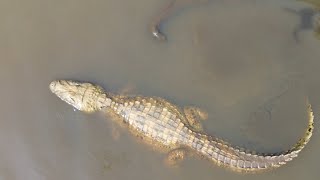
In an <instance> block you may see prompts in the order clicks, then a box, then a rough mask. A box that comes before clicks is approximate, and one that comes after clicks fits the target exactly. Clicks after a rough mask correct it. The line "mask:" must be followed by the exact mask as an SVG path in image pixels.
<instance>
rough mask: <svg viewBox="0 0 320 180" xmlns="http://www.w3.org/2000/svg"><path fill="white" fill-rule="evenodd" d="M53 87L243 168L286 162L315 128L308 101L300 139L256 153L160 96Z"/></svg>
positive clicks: (76, 101)
mask: <svg viewBox="0 0 320 180" xmlns="http://www.w3.org/2000/svg"><path fill="white" fill-rule="evenodd" d="M50 89H51V91H52V92H53V93H54V94H56V95H57V96H58V97H59V98H60V99H62V100H63V101H65V102H67V103H69V104H70V105H72V106H73V107H75V108H76V109H78V110H80V111H84V112H87V113H91V112H95V111H101V110H103V111H106V110H107V109H109V110H112V111H113V112H114V113H116V114H117V115H118V116H119V117H120V119H122V121H123V122H125V123H126V124H128V127H129V128H130V129H133V130H134V131H135V132H137V133H138V134H140V135H141V136H143V137H145V138H146V139H150V140H152V142H154V143H158V144H161V145H163V146H165V147H168V148H169V149H177V148H182V147H187V148H189V149H191V150H193V151H194V152H196V153H198V154H200V155H202V156H204V157H206V158H207V159H210V160H212V161H214V162H216V163H218V164H219V165H223V166H225V167H229V168H231V169H232V170H235V171H241V172H255V171H261V170H265V169H271V168H275V167H279V166H281V165H283V164H286V162H288V161H291V160H292V159H293V158H294V157H296V156H297V155H298V153H299V152H300V151H301V150H302V149H303V148H304V147H305V145H306V144H307V143H308V142H309V140H310V137H311V135H312V132H313V112H312V109H311V106H310V105H309V106H308V115H309V124H308V128H307V130H306V132H305V134H304V136H303V138H301V139H300V140H299V141H298V143H296V144H295V145H294V146H293V147H292V148H291V149H290V150H288V151H286V152H280V153H277V155H273V154H269V155H262V154H261V155H254V154H251V153H247V152H244V151H241V150H240V149H238V148H235V147H233V146H231V145H229V144H228V143H226V142H224V141H222V140H220V139H218V138H216V137H213V136H209V135H207V134H205V133H203V132H199V131H195V130H193V128H192V127H191V126H190V124H189V123H188V120H187V118H186V116H185V114H184V113H183V112H181V111H180V110H179V109H178V108H177V107H176V106H174V105H173V104H171V103H169V102H168V101H166V100H163V99H160V98H148V97H125V96H116V95H112V94H110V93H106V92H104V90H103V89H102V88H101V87H100V86H97V85H94V84H91V83H81V82H76V81H68V80H57V81H53V82H51V84H50ZM172 154H177V155H178V156H180V157H181V158H182V157H183V155H184V154H181V153H179V152H178V151H177V152H174V153H172ZM178 158H179V157H178ZM172 159H174V158H172Z"/></svg>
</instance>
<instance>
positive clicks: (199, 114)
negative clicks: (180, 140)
mask: <svg viewBox="0 0 320 180" xmlns="http://www.w3.org/2000/svg"><path fill="white" fill-rule="evenodd" d="M184 114H185V115H186V118H187V120H188V123H189V125H190V126H191V128H192V129H193V130H195V131H203V127H202V125H201V123H200V120H206V119H207V118H208V113H207V112H205V111H203V110H201V109H200V108H197V107H192V106H187V107H184Z"/></svg>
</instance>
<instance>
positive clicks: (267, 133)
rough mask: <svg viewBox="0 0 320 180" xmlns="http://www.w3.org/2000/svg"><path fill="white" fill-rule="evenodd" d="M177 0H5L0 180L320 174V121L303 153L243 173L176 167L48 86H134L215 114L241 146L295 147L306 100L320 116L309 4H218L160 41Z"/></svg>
mask: <svg viewBox="0 0 320 180" xmlns="http://www.w3.org/2000/svg"><path fill="white" fill-rule="evenodd" d="M168 2H169V0H168V1H159V0H153V1H150V0H148V1H147V0H135V1H126V2H125V3H124V2H122V1H116V0H93V1H90V2H88V1H85V0H77V1H75V0H69V1H52V0H49V1H37V0H31V1H28V2H27V1H20V0H14V1H12V0H10V1H9V0H3V1H1V2H0V7H5V8H2V10H1V11H0V22H1V24H0V58H1V62H2V63H1V66H0V80H1V83H2V85H1V91H0V92H1V94H0V98H1V100H2V103H1V108H0V114H1V118H0V122H1V126H0V128H1V129H0V144H1V148H0V179H27V180H28V179H30V180H31V179H32V180H36V179H129V178H130V179H184V180H188V179H199V178H201V179H212V178H220V179H221V178H223V179H237V180H241V179H243V180H250V179H257V178H258V179H261V180H264V179H271V178H272V179H274V180H277V179H279V180H280V179H281V180H285V179H291V180H294V179H302V178H303V179H310V180H313V179H316V178H315V177H317V176H318V175H319V173H318V167H317V164H318V162H319V161H320V159H319V158H320V157H319V156H318V154H317V153H318V152H319V150H320V141H319V133H318V131H317V127H319V125H318V123H319V121H318V118H316V132H315V134H314V136H313V138H312V139H311V141H310V143H309V144H308V145H307V147H306V148H305V149H304V151H303V152H301V154H300V157H298V158H296V159H295V160H294V161H292V162H290V163H289V164H287V165H286V166H284V167H283V168H280V169H278V170H275V171H271V172H266V173H264V174H258V175H245V176H242V175H239V174H235V173H232V172H229V171H225V170H224V169H223V168H219V167H217V166H215V165H212V163H210V162H208V161H203V160H198V159H196V158H188V159H187V160H185V161H183V162H182V163H181V166H180V167H178V168H174V169H171V168H168V167H166V166H164V164H163V159H164V156H165V155H164V154H161V153H157V152H154V151H152V150H150V149H149V148H147V147H146V146H144V145H142V144H139V143H136V141H135V139H134V137H132V136H130V134H128V133H126V132H122V133H121V134H120V136H119V138H118V140H114V138H112V131H113V130H112V128H113V125H112V123H111V122H109V121H108V120H110V119H108V117H107V118H105V117H100V116H95V115H86V114H82V113H80V112H78V111H73V109H72V108H71V107H69V106H68V105H66V104H65V103H63V102H61V101H59V100H58V99H57V98H56V97H55V96H53V95H52V94H51V93H50V91H49V89H48V84H49V83H50V82H51V81H52V80H54V79H74V80H82V81H91V82H94V83H97V84H101V85H102V86H103V87H104V88H106V89H107V90H110V91H112V92H117V91H120V90H121V89H123V87H126V86H127V85H128V84H132V85H134V86H135V87H134V88H133V90H132V92H130V93H132V94H142V95H145V96H160V97H163V98H166V99H169V100H170V101H172V102H174V103H176V104H178V105H179V106H183V105H196V106H198V107H200V108H202V109H205V110H206V111H207V112H208V113H209V119H208V120H207V121H205V122H203V125H204V128H205V130H206V131H207V132H209V133H212V134H215V135H217V136H219V137H221V138H224V139H228V140H229V141H230V142H231V143H233V144H235V145H241V146H244V147H248V148H250V149H256V150H261V151H266V152H269V151H278V150H282V149H287V148H289V147H290V146H291V145H292V144H293V143H295V142H296V141H297V139H298V138H299V137H300V136H301V134H302V132H303V130H304V127H305V126H306V123H307V121H306V115H305V109H304V108H305V106H304V103H303V100H302V99H303V98H302V97H303V96H304V95H308V96H309V98H310V101H311V104H312V105H313V107H314V109H315V115H316V117H317V116H319V114H320V113H319V109H320V103H319V101H318V99H319V98H318V97H319V90H320V84H319V79H318V77H320V76H319V75H320V74H319V70H318V69H319V68H318V67H319V66H320V64H319V57H320V51H319V48H318V47H319V43H320V42H319V40H317V39H315V38H314V36H313V33H312V32H311V29H310V30H308V28H309V27H311V26H309V25H310V22H309V21H308V20H309V19H308V18H309V15H310V16H312V15H313V14H312V13H313V12H312V11H309V10H307V9H308V8H310V6H307V5H306V4H303V3H299V2H295V1H289V0H286V1H282V2H281V3H280V2H278V1H268V2H266V1H254V2H253V1H251V0H242V1H212V2H211V3H209V4H208V5H205V6H197V7H195V8H193V7H191V8H190V9H188V11H185V12H184V13H181V15H179V16H176V17H175V18H173V19H170V21H168V22H167V23H166V25H167V26H166V27H165V29H164V31H165V33H166V34H167V35H169V36H170V38H168V39H169V40H168V41H167V42H166V43H159V42H158V41H155V40H154V39H152V37H150V29H149V27H148V25H149V24H148V23H149V22H150V21H151V20H152V19H153V18H154V15H155V14H156V13H157V12H159V9H161V7H164V6H165V5H166V4H167V3H168ZM142 7H143V8H142ZM285 9H287V10H288V9H290V10H293V11H291V12H293V13H289V12H288V11H287V10H285ZM301 12H303V13H302V14H301ZM308 13H309V14H308ZM304 18H306V19H307V20H306V19H304ZM310 18H311V17H310ZM301 20H304V22H301ZM302 25H303V26H302ZM297 27H298V28H297ZM296 29H298V31H297V38H298V39H299V41H296V39H295V37H294V36H293V34H292V32H294V31H295V30H296Z"/></svg>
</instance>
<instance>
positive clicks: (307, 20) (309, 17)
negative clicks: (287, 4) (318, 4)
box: [284, 8, 319, 42]
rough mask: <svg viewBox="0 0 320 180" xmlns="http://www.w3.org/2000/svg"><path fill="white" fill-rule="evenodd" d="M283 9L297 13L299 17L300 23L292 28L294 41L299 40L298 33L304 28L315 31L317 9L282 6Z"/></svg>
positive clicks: (304, 29)
mask: <svg viewBox="0 0 320 180" xmlns="http://www.w3.org/2000/svg"><path fill="white" fill-rule="evenodd" d="M284 10H285V11H287V12H289V13H292V14H295V15H298V16H299V17H300V24H299V25H298V26H297V27H296V28H295V29H294V31H293V37H294V39H295V41H296V42H300V39H299V33H300V32H302V31H306V30H312V29H314V31H316V28H317V27H316V24H315V19H316V16H317V15H318V13H319V12H318V11H317V10H315V9H313V8H303V9H300V10H295V9H290V8H284Z"/></svg>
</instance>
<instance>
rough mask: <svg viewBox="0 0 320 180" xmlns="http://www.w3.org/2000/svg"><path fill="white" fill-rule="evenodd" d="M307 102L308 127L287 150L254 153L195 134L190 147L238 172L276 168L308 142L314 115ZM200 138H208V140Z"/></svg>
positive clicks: (294, 155) (292, 156) (296, 153)
mask: <svg viewBox="0 0 320 180" xmlns="http://www.w3.org/2000/svg"><path fill="white" fill-rule="evenodd" d="M307 104H308V116H309V117H308V118H309V122H308V128H307V130H306V132H305V134H304V136H303V137H302V138H301V139H300V140H299V141H298V142H297V143H296V144H295V145H294V146H293V147H292V148H291V149H290V150H288V151H286V152H282V153H279V154H276V155H275V154H266V155H262V154H260V155H255V154H252V153H248V152H245V151H243V150H241V149H239V148H234V147H232V146H231V145H230V144H228V143H226V142H224V141H222V140H219V139H217V138H214V137H212V136H206V135H201V134H196V135H195V136H196V138H195V141H196V142H197V143H193V144H192V145H191V147H192V148H193V149H195V150H197V151H198V152H199V153H201V154H203V155H204V156H206V157H208V158H209V159H212V160H213V161H215V162H216V163H218V164H219V165H224V166H227V167H230V168H231V169H232V170H235V171H240V172H253V171H260V170H265V169H270V168H276V167H279V166H281V165H284V164H286V163H287V162H289V161H291V160H292V159H293V158H295V157H297V156H298V153H299V152H300V151H301V150H302V149H303V148H304V147H305V145H306V144H307V143H308V142H309V140H310V138H311V136H312V132H313V129H314V116H313V111H312V108H311V105H310V103H309V102H308V101H307ZM202 139H206V140H208V142H206V141H203V140H202Z"/></svg>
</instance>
